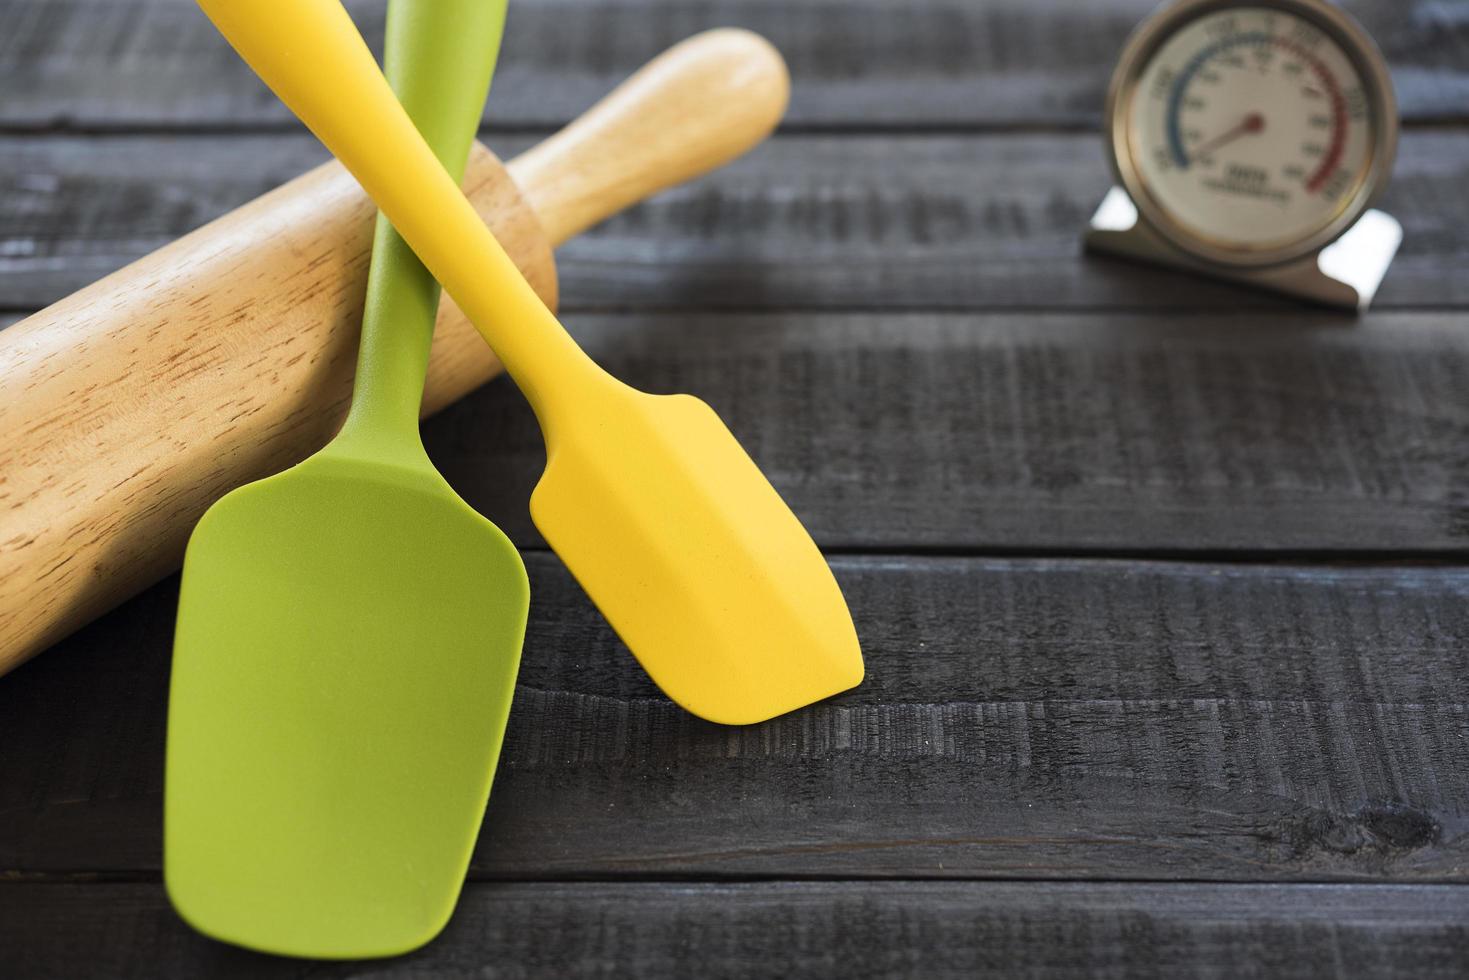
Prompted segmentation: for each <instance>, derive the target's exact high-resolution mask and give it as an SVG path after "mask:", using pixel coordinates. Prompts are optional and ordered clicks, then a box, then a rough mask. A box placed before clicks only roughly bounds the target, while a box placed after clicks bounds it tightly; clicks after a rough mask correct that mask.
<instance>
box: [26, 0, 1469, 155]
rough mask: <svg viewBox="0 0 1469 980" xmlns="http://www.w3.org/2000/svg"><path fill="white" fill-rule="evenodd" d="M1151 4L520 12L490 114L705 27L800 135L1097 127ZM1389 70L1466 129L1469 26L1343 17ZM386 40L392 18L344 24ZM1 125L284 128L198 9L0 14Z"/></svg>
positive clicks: (561, 91) (550, 113)
mask: <svg viewBox="0 0 1469 980" xmlns="http://www.w3.org/2000/svg"><path fill="white" fill-rule="evenodd" d="M1154 6H1155V4H1154V0H1101V2H1098V0H1092V2H1089V3H1087V4H1086V5H1085V6H1078V5H1077V4H1074V3H1070V2H1068V0H999V2H989V3H982V4H981V3H973V2H967V0H918V2H910V3H904V4H894V3H891V2H888V0H855V2H854V0H797V2H792V0H698V2H689V0H654V2H648V0H538V2H536V3H532V4H523V5H520V6H517V7H515V8H513V9H512V10H511V12H510V22H509V28H508V30H509V33H508V38H509V43H508V44H507V45H506V50H505V54H504V57H503V59H502V62H501V68H500V73H499V77H498V79H497V81H496V84H495V96H494V99H493V101H492V103H491V105H490V107H489V114H490V118H491V119H493V120H495V121H496V122H497V124H500V125H559V124H561V123H563V122H565V121H566V120H567V119H569V118H571V116H573V115H575V114H576V113H577V112H579V111H581V110H582V109H583V108H585V107H586V106H588V105H590V104H591V102H592V101H594V100H595V99H597V98H599V97H600V96H601V95H602V94H603V93H604V92H606V91H607V90H608V89H609V88H611V87H612V86H613V85H615V84H616V83H617V82H618V81H620V80H621V79H622V78H623V77H625V76H626V75H627V74H629V73H630V72H632V71H634V70H635V69H636V68H637V67H638V66H639V65H641V64H643V63H644V62H646V61H647V60H648V59H650V58H652V57H653V56H654V55H656V54H657V53H658V52H659V51H660V50H662V49H663V48H665V47H667V46H668V45H670V44H673V43H674V42H676V41H678V40H680V39H681V38H683V37H685V36H687V35H689V34H692V33H694V32H696V31H699V30H703V29H705V28H709V27H717V26H726V25H737V26H742V27H750V28H752V29H754V30H757V31H759V32H761V33H763V34H765V35H766V36H767V37H769V38H770V39H771V40H772V41H774V42H775V43H776V45H777V46H778V47H779V48H780V49H781V50H782V51H783V52H784V53H785V55H786V57H787V59H788V60H789V61H790V64H791V69H792V74H793V75H794V77H795V82H796V85H795V90H794V99H793V102H792V105H791V111H790V121H791V122H792V123H794V124H796V125H800V126H843V127H861V126H873V125H880V126H899V127H933V126H941V127H958V126H987V125H996V124H998V125H1005V124H1010V123H1024V124H1044V125H1061V126H1078V125H1083V126H1091V125H1095V124H1096V123H1097V122H1098V119H1099V116H1100V114H1101V107H1102V99H1103V94H1104V92H1105V89H1106V83H1107V79H1108V77H1109V75H1110V73H1111V70H1112V67H1113V65H1114V64H1115V62H1116V58H1117V55H1118V54H1119V52H1120V51H1121V48H1122V44H1123V41H1124V39H1125V38H1126V36H1127V34H1128V32H1129V31H1130V30H1132V28H1133V27H1134V26H1135V25H1136V24H1137V23H1138V22H1139V21H1140V20H1141V19H1142V18H1143V17H1144V16H1145V15H1146V14H1147V13H1148V12H1149V11H1150V10H1151V9H1152V8H1153V7H1154ZM1345 6H1346V7H1347V8H1348V9H1350V10H1351V11H1352V12H1354V13H1355V14H1357V15H1358V16H1359V17H1360V18H1361V19H1362V20H1363V21H1364V22H1365V23H1366V25H1367V26H1368V28H1369V29H1370V30H1371V31H1372V32H1373V33H1374V34H1375V36H1376V37H1377V39H1378V41H1379V43H1380V44H1381V45H1382V47H1383V49H1384V51H1385V52H1386V54H1387V57H1388V60H1389V62H1390V64H1391V65H1392V66H1393V74H1394V80H1395V83H1396V86H1397V89H1398V97H1399V102H1400V104H1401V108H1402V112H1403V114H1404V115H1405V116H1406V117H1407V118H1408V119H1409V120H1419V119H1434V120H1443V119H1463V118H1465V117H1466V106H1469V62H1466V61H1465V59H1464V57H1463V52H1464V50H1465V47H1466V44H1469V16H1466V15H1465V14H1464V12H1463V7H1462V5H1461V4H1458V3H1453V2H1442V0H1411V2H1401V0H1347V2H1346V4H1345ZM350 7H351V9H352V10H353V12H354V13H355V14H356V15H357V16H358V22H359V24H360V26H362V28H363V30H364V33H365V34H366V35H367V36H368V37H369V38H371V39H373V41H374V42H376V41H377V40H378V39H379V38H380V37H381V35H382V10H383V3H382V0H361V2H355V3H351V4H350ZM0 23H4V24H6V25H7V28H8V33H7V36H6V37H4V38H3V39H0V92H4V93H5V99H4V100H3V102H0V125H4V126H10V127H55V126H66V125H75V126H84V127H107V128H116V127H128V126H140V125H141V126H158V125H167V126H179V127H193V126H200V125H203V126H212V127H239V126H258V125H262V124H263V125H289V124H290V117H289V115H288V114H287V113H286V111H285V110H284V109H283V108H282V107H281V106H280V105H279V104H278V103H277V102H276V100H275V99H273V98H272V97H270V95H269V94H268V93H267V92H266V91H265V89H264V88H263V86H261V85H260V83H259V82H257V81H256V80H255V78H254V77H253V76H251V75H250V73H249V71H248V70H247V69H246V68H245V67H244V66H243V65H242V64H241V63H240V62H239V59H237V58H236V57H235V56H234V55H233V54H232V53H231V52H230V51H229V49H228V48H227V47H226V46H225V44H224V42H223V41H222V40H221V39H220V38H219V37H218V36H217V35H216V34H215V32H214V31H213V30H212V29H211V27H210V25H209V24H208V22H207V21H206V20H205V19H204V17H203V16H202V15H201V14H200V13H199V12H198V10H196V9H195V8H194V6H193V4H191V3H189V2H188V0H5V2H3V3H0Z"/></svg>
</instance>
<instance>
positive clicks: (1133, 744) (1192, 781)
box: [0, 553, 1469, 881]
mask: <svg viewBox="0 0 1469 980" xmlns="http://www.w3.org/2000/svg"><path fill="white" fill-rule="evenodd" d="M527 563H528V566H529V568H530V571H531V578H532V595H533V597H534V598H533V600H532V610H531V622H530V628H529V632H528V636H527V640H526V651H525V657H524V666H523V669H522V674H521V678H520V685H519V688H518V690H517V697H516V702H515V706H514V709H513V711H512V714H511V722H510V729H509V733H508V736H507V741H506V745H505V750H504V755H503V757H502V760H501V764H500V770H499V774H498V776H497V781H496V785H495V789H494V792H493V794H492V796H491V804H490V807H491V808H490V814H489V817H488V819H487V821H486V825H485V830H484V833H483V835H482V838H481V840H480V842H479V846H478V848H477V851H476V854H475V858H474V863H473V870H472V874H473V876H475V877H477V878H480V879H485V878H495V879H516V880H521V879H547V878H586V877H588V876H596V877H603V876H613V877H618V876H627V875H633V876H648V875H653V876H659V877H663V876H675V877H686V876H701V877H721V876H747V875H762V876H776V877H782V876H796V877H800V876H810V875H823V876H826V875H832V876H858V877H899V878H912V877H975V876H981V877H1004V878H1019V879H1036V878H1059V879H1076V878H1103V879H1147V880H1156V879H1188V880H1197V879H1222V880H1241V879H1243V880H1308V881H1320V880H1333V879H1337V880H1339V879H1354V880H1355V879H1370V880H1413V881H1465V880H1469V771H1466V769H1465V767H1464V766H1463V764H1462V763H1463V747H1464V745H1465V742H1466V739H1469V601H1466V600H1469V570H1465V569H1451V568H1433V567H1422V568H1415V567H1402V568H1325V567H1289V566H1247V565H1238V566H1237V565H1203V564H1198V565H1195V564H1169V563H1147V562H1117V561H1076V560H1065V561H1063V560H1047V561H1036V560H1018V559H1016V560H993V559H953V558H928V559H914V558H858V557H839V558H837V559H835V561H834V565H835V568H836V571H837V576H838V579H839V580H840V582H841V583H842V586H843V589H844V590H845V592H846V594H847V596H848V599H849V602H850V604H851V607H852V610H853V613H854V615H855V616H856V619H857V624H858V630H859V633H860V635H861V636H862V637H863V640H864V648H865V651H866V654H867V660H868V680H867V681H866V683H865V684H863V685H862V686H861V687H860V688H858V689H857V690H855V691H852V692H849V693H848V694H845V695H843V696H841V697H839V698H836V699H834V700H832V701H829V702H826V703H824V704H821V705H818V706H815V707H812V708H810V709H807V710H804V711H801V712H797V713H795V714H792V715H789V716H787V717H784V718H780V719H777V720H775V721H772V722H769V723H767V724H763V725H758V726H754V727H750V728H743V729H731V728H723V727H719V726H715V725H710V724H707V723H704V722H700V721H698V720H696V719H694V718H693V717H691V716H689V715H687V714H685V713H684V712H682V711H680V710H679V709H677V708H676V707H674V706H673V705H672V704H670V703H669V702H668V701H666V700H665V699H664V698H662V697H661V696H660V695H659V694H658V692H657V691H656V690H655V689H654V688H653V687H652V685H651V683H650V682H649V681H648V680H647V678H646V676H645V675H644V674H643V673H642V672H641V671H640V670H639V669H638V668H637V666H636V664H635V663H634V662H633V661H632V659H631V658H630V657H629V656H628V655H627V653H626V651H625V650H624V649H623V648H622V647H621V645H620V644H619V643H618V642H617V641H616V639H615V637H614V636H613V635H612V634H611V633H610V631H609V630H608V629H607V627H606V626H605V625H604V623H603V622H602V620H601V618H600V616H599V615H598V614H597V613H596V611H595V610H594V609H593V608H592V607H591V606H590V604H589V603H588V602H587V600H586V599H585V597H584V596H583V595H582V594H581V593H580V591H579V590H578V589H577V588H576V586H575V585H574V584H573V583H572V581H571V579H570V577H569V576H568V575H567V574H566V573H565V571H564V570H563V568H562V567H561V565H560V564H559V562H557V561H556V560H555V559H554V558H553V557H552V556H549V555H547V554H544V553H533V554H530V555H528V556H527ZM175 599H176V584H175V583H174V582H172V581H171V582H169V583H166V584H165V585H163V586H160V587H159V588H156V589H154V590H152V591H150V592H148V593H145V594H144V595H143V596H142V597H140V598H139V599H137V600H134V601H133V602H131V603H129V604H127V605H126V606H124V607H123V608H122V609H120V610H118V611H117V612H115V613H114V614H112V615H111V616H109V617H107V618H105V619H104V620H102V621H99V622H98V623H96V624H94V625H93V626H92V627H90V628H88V629H87V630H84V631H83V632H82V633H80V634H78V635H77V636H75V637H73V638H72V640H70V641H68V642H66V643H63V644H61V645H60V647H59V648H58V649H55V650H53V651H50V652H48V653H46V654H43V655H42V656H41V657H39V658H38V659H37V660H35V661H34V662H32V663H30V664H27V665H25V666H23V667H22V668H21V669H20V670H18V671H16V672H15V673H14V674H13V675H11V676H9V677H7V678H5V679H4V680H3V681H0V873H5V872H10V873H18V874H22V875H24V874H29V873H43V872H44V873H94V872H104V873H115V872H142V873H156V872H157V870H158V868H159V854H160V826H161V819H160V809H161V806H160V803H161V792H162V786H161V776H162V752H163V742H164V716H165V711H164V708H165V700H166V688H167V671H168V646H169V637H170V634H171V624H172V617H173V607H174V602H175Z"/></svg>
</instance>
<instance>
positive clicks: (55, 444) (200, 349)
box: [0, 29, 789, 673]
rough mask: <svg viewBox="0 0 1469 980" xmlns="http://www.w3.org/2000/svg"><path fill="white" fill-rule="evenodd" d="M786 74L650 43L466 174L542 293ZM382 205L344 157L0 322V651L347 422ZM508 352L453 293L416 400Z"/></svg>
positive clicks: (744, 131) (722, 158) (45, 636)
mask: <svg viewBox="0 0 1469 980" xmlns="http://www.w3.org/2000/svg"><path fill="white" fill-rule="evenodd" d="M788 88H789V81H788V77H787V74H786V69H785V65H784V63H783V62H782V60H781V58H780V55H779V54H778V53H777V52H776V51H775V49H774V48H772V47H771V46H770V45H769V44H768V43H767V42H765V41H764V40H763V39H761V38H759V37H758V36H756V35H754V34H751V33H749V32H746V31H741V30H732V29H722V30H715V31H708V32H706V33H704V34H700V35H698V36H696V37H693V38H690V39H689V40H687V41H685V42H683V43H681V44H679V45H676V46H675V47H673V48H671V49H670V50H668V51H666V52H664V53H663V54H662V55H660V56H659V57H658V58H656V59H654V60H653V61H652V62H650V63H649V64H648V65H646V66H645V67H643V68H642V69H641V70H640V71H639V72H637V73H636V74H635V75H633V76H632V77H631V78H630V79H628V80H627V81H626V82H624V83H623V84H622V85H621V86H619V87H618V88H617V89H616V90H615V91H614V92H612V93H611V94H610V95H609V96H608V97H607V98H605V99H604V100H603V101H602V102H600V103H598V104H597V105H595V106H593V107H592V108H591V109H590V110H589V111H588V112H587V113H586V114H584V115H583V116H581V117H580V118H579V119H577V120H576V121H575V122H573V123H572V124H571V125H569V126H568V127H567V128H566V129H564V130H563V131H561V132H560V133H558V134H556V135H554V136H552V137H551V138H550V139H548V140H546V141H545V142H544V143H542V144H541V145H539V146H537V147H535V148H533V149H531V150H529V151H527V152H526V153H524V154H522V155H521V156H520V157H518V158H517V159H515V160H513V161H511V163H510V164H509V166H508V167H505V166H502V165H501V164H500V162H499V161H498V160H496V159H495V157H494V156H493V155H492V154H490V153H489V151H487V150H485V149H484V148H483V147H477V148H476V149H475V151H474V152H473V153H472V154H471V158H470V162H469V166H468V168H467V170H466V172H465V179H464V184H463V186H464V189H465V193H466V194H467V195H468V196H469V197H470V199H471V200H472V201H473V202H474V204H475V207H476V209H477V210H478V212H479V214H480V215H481V217H483V218H484V220H485V221H486V223H487V224H488V225H489V227H490V228H491V230H493V231H494V233H495V235H496V237H498V238H499V240H500V242H501V243H502V244H503V245H504V246H505V248H506V250H507V251H508V252H509V253H510V255H511V256H512V257H513V258H514V259H515V261H516V264H517V265H518V266H519V267H520V269H521V271H522V272H523V273H524V274H525V276H526V278H527V279H528V280H529V281H530V283H531V284H532V286H534V287H535V289H536V291H537V292H538V293H539V294H540V295H541V296H542V298H543V299H545V300H546V301H547V303H548V305H551V306H553V307H554V305H555V299H556V288H557V287H556V274H555V263H554V259H553V258H552V255H551V249H552V247H553V246H554V245H557V244H560V243H561V242H563V241H565V240H566V239H567V238H569V237H571V236H573V235H575V234H576V233H577V232H579V231H581V230H583V229H585V228H587V227H589V226H591V225H593V224H596V223H597V222H598V221H601V220H602V219H604V218H606V217H607V216H609V215H611V214H613V213H615V212H616V211H618V210H620V209H621V208H624V207H626V206H628V205H629V204H632V203H634V202H636V201H638V200H640V199H642V198H644V197H646V196H648V195H649V194H652V193H655V192H657V191H659V190H661V189H663V188H666V187H670V186H673V185H675V184H678V183H681V182H683V181H685V180H688V179H690V178H692V177H694V176H697V175H698V174H700V173H703V172H705V171H707V170H709V169H711V168H713V167H717V166H719V165H721V164H723V163H725V162H727V161H729V160H731V159H733V158H735V157H737V156H739V155H740V154H742V153H744V152H745V151H747V150H749V149H750V148H751V147H753V146H754V145H755V144H757V143H758V142H759V141H760V140H762V139H763V138H764V137H765V136H766V135H768V134H769V133H770V131H771V130H772V129H774V127H775V125H776V123H777V122H778V121H779V119H780V117H781V114H782V113H783V112H784V110H785V105H786V99H787V93H788ZM375 214H376V211H375V209H374V208H373V206H372V203H371V202H370V201H369V200H368V199H367V197H366V195H365V194H363V192H362V190H361V188H359V187H358V186H357V184H356V182H355V181H354V180H353V179H352V178H351V176H350V175H348V174H347V173H346V171H345V170H343V169H342V167H341V166H340V165H339V164H337V163H336V162H331V163H327V164H324V165H322V166H320V167H318V168H316V169H315V170H312V171H310V172H308V173H306V174H304V175H303V176H301V177H298V178H297V179H295V180H293V181H291V182H290V183H287V184H285V185H283V186H281V187H279V188H277V189H276V190H274V191H272V192H270V193H268V194H266V195H264V196H262V197H260V198H257V199H256V200H254V201H252V202H250V203H248V204H246V205H244V206H243V207H240V208H238V209H237V210H235V211H232V212H230V213H229V214H226V215H224V216H223V217H221V218H218V219H217V220H215V221H213V222H211V223H210V224H207V225H205V226H204V227H202V228H200V229H198V230H196V231H194V232H192V233H190V234H188V235H186V236H184V237H183V238H181V239H179V240H178V241H176V242H173V243H172V244H170V245H168V246H166V247H164V248H162V249H159V250H158V251H156V252H154V253H152V254H150V255H147V256H145V257H143V258H141V259H139V260H138V261H136V262H134V263H132V264H131V265H129V266H126V267H125V268H123V269H120V270H118V271H117V272H115V273H113V274H112V275H110V276H107V277H106V278H104V279H102V280H100V281H98V282H96V283H94V284H92V285H91V286H88V287H87V288H85V289H83V290H80V291H79V292H77V293H74V294H72V295H71V296H68V297H66V298H65V299H63V300H61V301H59V302H57V303H55V304H53V305H52V306H49V307H47V308H46V309H44V310H42V311H40V312H39V313H36V314H35V315H33V316H31V317H29V318H27V319H26V320H23V321H21V322H20V323H17V324H15V325H14V326H12V327H10V328H8V329H6V330H3V331H0V433H4V440H3V443H0V673H3V672H5V671H7V670H9V669H11V668H13V667H14V666H16V665H17V664H19V663H21V662H22V661H24V660H25V659H27V658H28V657H30V656H32V655H34V654H35V653H37V652H39V651H40V650H43V649H45V647H47V646H48V645H50V644H52V643H54V642H56V641H57V640H59V639H61V638H62V637H64V636H66V635H67V634H68V633H70V632H71V631H73V630H74V629H76V628H77V627H79V626H81V625H83V624H85V623H86V622H88V621H90V620H91V619H93V618H95V617H96V616H98V615H100V614H102V613H103V612H105V611H107V610H108V609H110V608H112V607H113V606H115V605H117V604H118V603H119V602H122V601H123V600H124V599H127V598H128V597H130V596H132V595H134V594H136V593H137V592H139V591H141V590H142V589H143V588H145V587H147V586H148V585H151V584H152V583H154V582H156V581H158V580H159V579H160V578H162V577H163V576H165V575H167V574H168V573H169V572H171V571H173V570H175V569H176V568H177V567H178V565H179V563H180V561H181V559H182V556H183V549H184V544H185V542H186V540H187V538H188V534H189V531H190V530H191V529H192V527H193V526H194V523H195V522H196V521H197V520H198V519H199V517H200V515H202V514H203V512H204V510H205V508H207V507H208V506H209V504H211V503H212V502H213V501H214V500H215V499H216V498H218V497H219V496H220V495H222V494H224V493H226V492H227V491H229V490H231V489H233V488H234V487H236V486H239V485H241V484H243V483H247V482H249V481H251V480H256V479H259V478H260V477H263V476H266V475H268V474H270V473H273V472H276V471H278V470H280V469H283V468H285V467H287V466H290V465H292V464H294V463H296V462H299V461H300V460H301V459H304V458H305V457H306V456H308V455H309V454H311V453H312V452H314V451H315V450H316V449H318V448H319V447H320V446H322V445H323V444H324V443H325V442H326V441H327V440H328V439H329V438H330V437H331V435H332V434H333V433H334V432H335V431H336V430H337V428H338V426H339V425H340V423H341V420H342V417H343V415H344V413H345V411H346V407H347V401H348V397H349V395H350V393H351V385H352V372H353V368H354V364H355V358H356V347H357V334H358V325H359V323H360V320H361V315H362V300H363V293H364V288H365V282H366V276H367V264H368V258H369V252H370V248H371V240H372V225H373V219H374V215H375ZM498 371H499V364H498V363H497V362H496V361H495V358H494V355H493V354H492V353H491V351H490V350H489V348H488V347H486V346H485V343H484V341H483V340H482V339H481V338H480V336H479V335H478V333H476V331H475V330H474V328H473V327H472V326H470V325H469V323H468V322H467V321H466V320H465V318H464V316H463V314H462V313H460V312H459V310H458V309H457V308H456V307H455V306H454V305H453V303H452V301H451V300H449V299H448V298H447V297H445V299H444V302H443V305H442V307H441V308H440V310H439V317H438V322H437V327H436V331H435V335H434V346H433V354H432V358H431V361H430V366H429V374H428V384H427V389H426V392H425V395H424V402H423V413H424V414H425V415H427V414H430V413H432V412H434V411H436V410H438V409H440V408H443V407H444V406H445V405H448V404H449V403H451V402H453V401H454V400H455V399H457V398H459V397H461V396H463V395H464V394H466V393H467V392H468V391H470V390H471V389H473V388H475V387H476V386H478V385H480V384H482V383H483V382H485V381H486V380H488V379H489V378H491V377H493V376H494V375H495V374H496V373H498Z"/></svg>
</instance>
